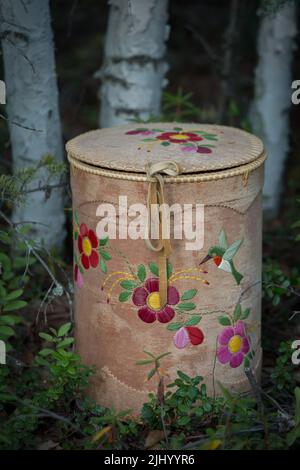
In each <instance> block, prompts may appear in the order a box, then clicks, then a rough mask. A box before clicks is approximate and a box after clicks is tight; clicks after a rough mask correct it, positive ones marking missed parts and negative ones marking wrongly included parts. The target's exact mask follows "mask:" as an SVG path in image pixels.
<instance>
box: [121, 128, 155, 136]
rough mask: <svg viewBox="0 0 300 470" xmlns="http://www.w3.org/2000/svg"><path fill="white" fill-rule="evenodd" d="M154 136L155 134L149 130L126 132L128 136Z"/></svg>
mask: <svg viewBox="0 0 300 470" xmlns="http://www.w3.org/2000/svg"><path fill="white" fill-rule="evenodd" d="M153 134H155V132H154V131H151V130H149V129H136V130H133V131H128V132H126V135H153Z"/></svg>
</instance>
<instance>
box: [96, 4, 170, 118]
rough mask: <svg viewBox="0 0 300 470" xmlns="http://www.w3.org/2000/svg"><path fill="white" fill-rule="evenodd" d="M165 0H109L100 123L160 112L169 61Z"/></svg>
mask: <svg viewBox="0 0 300 470" xmlns="http://www.w3.org/2000/svg"><path fill="white" fill-rule="evenodd" d="M167 6H168V1H167V0H110V13H109V20H108V29H107V34H106V44H105V53H104V64H103V67H102V69H101V70H100V73H99V76H100V78H101V79H102V86H101V90H100V94H101V112H100V126H101V127H108V126H114V125H117V124H122V123H126V122H128V121H130V120H132V119H136V118H141V119H149V117H150V116H156V117H157V116H159V114H160V101H161V91H162V87H163V86H164V82H165V78H164V77H165V73H166V71H167V64H166V62H165V52H166V45H165V42H166V40H167V37H168V34H169V27H168V25H167V19H168V13H167Z"/></svg>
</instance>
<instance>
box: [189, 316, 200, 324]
mask: <svg viewBox="0 0 300 470" xmlns="http://www.w3.org/2000/svg"><path fill="white" fill-rule="evenodd" d="M200 320H201V315H193V316H192V317H191V318H190V319H189V320H188V321H187V322H185V326H194V325H198V323H199V322H200Z"/></svg>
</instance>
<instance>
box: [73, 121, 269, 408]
mask: <svg viewBox="0 0 300 470" xmlns="http://www.w3.org/2000/svg"><path fill="white" fill-rule="evenodd" d="M157 126H159V129H158V130H157ZM177 126H178V125H176V124H159V125H158V124H155V125H150V124H149V125H147V128H146V129H145V128H143V129H139V128H138V127H137V126H135V127H136V128H134V126H133V128H132V126H131V127H129V126H122V127H118V128H114V130H111V131H110V130H109V129H104V130H99V131H94V132H91V133H88V134H84V135H83V136H79V137H77V138H75V139H73V140H72V141H70V142H69V143H68V144H67V150H68V157H69V160H70V163H71V186H72V195H73V212H74V276H75V324H76V348H77V351H78V353H79V354H80V356H81V358H82V360H83V362H84V363H86V364H90V365H92V364H95V365H96V370H97V372H96V375H95V377H94V378H93V379H92V383H91V386H90V393H91V395H92V396H93V397H94V398H95V399H96V400H97V401H98V402H99V403H100V404H102V405H105V406H114V407H116V408H117V409H131V410H132V411H133V412H134V413H135V414H137V413H138V412H139V410H140V408H141V406H142V404H143V403H145V402H146V401H147V399H148V394H149V393H150V392H155V391H156V390H157V381H158V379H159V376H161V375H164V376H165V381H166V382H167V383H168V382H172V381H174V379H175V378H176V375H177V371H179V370H180V371H182V372H184V373H185V374H187V375H189V376H196V375H201V376H202V377H203V380H204V382H205V383H206V386H207V389H208V392H209V393H211V394H213V393H220V388H219V383H221V384H222V385H223V386H224V387H225V388H228V389H230V390H232V389H235V390H238V391H240V392H247V391H249V389H250V386H249V383H248V381H247V377H246V375H245V372H244V367H245V366H247V367H251V368H252V370H253V372H254V373H255V374H256V376H257V377H259V371H260V365H261V357H262V352H261V346H260V322H261V242H262V239H261V238H262V237H261V234H262V186H263V162H264V159H265V154H264V151H263V146H262V144H261V142H260V141H259V139H256V138H255V137H253V136H251V135H250V134H247V133H245V132H243V131H239V130H236V129H232V128H226V127H221V126H208V125H206V126H202V125H196V124H193V125H180V128H179V127H177ZM170 129H171V130H170ZM110 132H112V139H111V146H112V147H113V150H112V151H111V152H112V153H111V154H113V155H115V154H116V153H118V152H120V153H121V157H120V159H122V161H123V163H124V167H123V168H121V167H120V164H119V161H117V162H116V161H115V157H112V158H111V160H110V155H111V154H110V153H109V152H108V154H107V153H106V152H105V148H106V146H108V145H109V144H108V137H107V136H109V135H110V134H109V133H110ZM247 139H248V141H247ZM141 141H142V143H140V142H141ZM178 141H182V142H180V143H179V142H178ZM132 142H133V144H134V145H136V150H134V151H133V150H132ZM247 142H248V143H249V146H248V147H249V148H244V147H245V146H246V144H247ZM163 143H168V145H163ZM230 145H231V147H230ZM158 146H159V149H158V150H157V148H158ZM127 147H128V148H127ZM188 147H191V148H188ZM199 148H200V150H199ZM223 149H224V150H223ZM223 151H224V153H223ZM132 153H133V155H134V158H131V154H132ZM93 155H94V156H95V158H92V156H93ZM103 155H105V158H103ZM137 156H139V158H140V162H139V163H136V162H137ZM181 157H182V161H181V160H180V158H181ZM209 157H211V160H209ZM126 158H128V161H126ZM213 158H215V161H213ZM222 158H223V159H224V160H225V161H223V160H222ZM174 160H175V162H176V163H177V164H178V163H179V165H180V166H181V168H180V170H181V173H180V174H178V175H177V176H168V175H165V174H163V179H164V186H163V191H164V199H165V202H166V203H167V204H168V205H169V206H170V207H171V208H172V206H173V209H171V211H172V210H173V219H174V226H176V230H175V231H176V233H177V235H176V237H175V234H174V233H173V235H172V231H171V246H172V252H171V254H169V256H168V264H167V266H168V269H167V279H168V280H167V287H166V289H167V301H166V304H165V305H160V300H159V279H160V272H159V263H158V256H159V255H158V254H157V253H156V252H154V251H152V250H150V249H149V247H148V246H147V245H146V244H145V240H144V239H143V236H142V234H143V233H144V232H142V230H140V231H139V230H138V229H137V226H138V225H139V224H138V223H135V222H134V221H136V216H137V213H138V212H139V211H140V208H139V206H137V204H140V205H141V204H142V205H144V206H145V207H146V205H147V194H148V188H149V180H150V179H151V178H150V177H149V176H147V175H146V173H145V171H143V168H145V167H147V165H149V164H152V163H157V162H158V161H163V162H164V161H172V162H173V161H174ZM195 161H196V164H195ZM199 161H200V163H199ZM130 162H132V164H130ZM182 162H183V164H182ZM210 165H214V166H210ZM127 168H128V171H126V169H127ZM186 214H187V215H186ZM185 215H186V219H185ZM189 216H191V217H190V218H189ZM104 217H106V219H105V220H106V222H107V226H108V225H109V224H110V229H109V230H108V232H109V237H105V236H101V234H100V228H99V223H100V225H101V223H102V225H103V220H104ZM203 217H204V220H203ZM173 219H172V220H173ZM190 220H192V225H191V226H188V222H189V221H190ZM181 221H182V224H181ZM184 221H186V226H185V225H184ZM140 226H142V224H141V225H140ZM181 229H182V231H181V233H182V237H181V238H180V230H181ZM189 230H190V231H191V230H192V231H194V232H195V233H196V238H197V237H198V238H199V243H194V245H189V242H191V240H187V238H189ZM202 232H203V235H204V237H203V240H202V238H201V234H202ZM136 234H140V235H141V236H140V237H138V236H137V235H136ZM178 234H179V235H178ZM191 247H192V249H191ZM145 351H146V353H145ZM148 353H150V354H151V355H153V356H154V357H156V358H157V357H158V356H160V355H163V354H165V353H168V354H166V355H165V356H164V357H162V359H161V360H160V363H161V364H160V368H159V371H156V370H155V367H154V371H153V374H154V375H153V377H150V379H149V380H148V379H147V376H149V375H150V376H151V374H152V372H151V371H152V370H153V364H150V363H149V364H147V363H146V364H137V362H139V361H143V360H145V361H147V360H151V356H149V354H148ZM157 372H158V373H157ZM149 373H150V374H149Z"/></svg>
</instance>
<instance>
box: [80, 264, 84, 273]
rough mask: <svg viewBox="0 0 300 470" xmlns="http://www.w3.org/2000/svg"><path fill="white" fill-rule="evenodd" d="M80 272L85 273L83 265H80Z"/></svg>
mask: <svg viewBox="0 0 300 470" xmlns="http://www.w3.org/2000/svg"><path fill="white" fill-rule="evenodd" d="M79 271H80V272H81V274H83V273H84V269H83V267H82V266H81V264H79Z"/></svg>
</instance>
